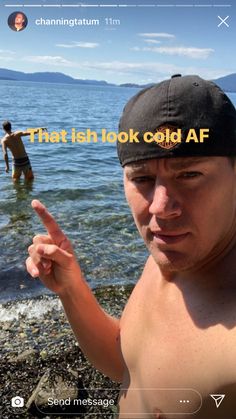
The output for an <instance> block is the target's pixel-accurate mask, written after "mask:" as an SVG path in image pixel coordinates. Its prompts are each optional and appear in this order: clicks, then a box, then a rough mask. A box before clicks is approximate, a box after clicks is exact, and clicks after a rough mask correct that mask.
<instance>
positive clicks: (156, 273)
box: [121, 255, 161, 324]
mask: <svg viewBox="0 0 236 419" xmlns="http://www.w3.org/2000/svg"><path fill="white" fill-rule="evenodd" d="M160 279H161V275H160V270H159V267H158V265H157V264H156V262H155V261H154V259H153V257H152V256H151V255H150V256H149V257H148V259H147V261H146V263H145V266H144V269H143V272H142V274H141V276H140V278H139V280H138V282H137V284H136V285H135V287H134V289H133V291H132V293H131V295H130V297H129V300H128V302H127V304H126V306H125V309H124V311H123V314H122V317H121V324H122V323H123V321H125V319H126V318H127V317H129V313H130V310H131V311H133V310H136V309H137V310H139V309H140V308H141V307H143V305H145V304H147V302H148V301H150V299H151V297H152V295H154V294H156V292H157V290H158V288H159V286H160Z"/></svg>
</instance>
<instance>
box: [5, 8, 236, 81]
mask: <svg viewBox="0 0 236 419" xmlns="http://www.w3.org/2000/svg"><path fill="white" fill-rule="evenodd" d="M235 3H236V2H235V1H233V0H231V2H230V1H229V2H227V0H226V1H223V0H222V1H221V0H213V1H212V2H211V1H205V0H204V1H198V2H195V1H191V0H190V1H186V0H179V1H171V0H170V1H157V0H153V1H152V0H147V1H144V0H143V1H141V0H137V1H135V0H132V1H127V0H126V1H125V0H124V1H114V0H112V1H109V0H105V1H103V2H97V1H96V0H94V1H93V0H90V1H87V2H86V1H85V2H83V3H81V2H78V1H76V0H66V1H62V0H1V5H0V68H8V69H11V70H17V71H24V72H26V73H31V72H38V71H57V72H62V73H64V74H67V75H70V76H72V77H74V78H80V79H96V80H106V81H107V82H111V83H115V84H121V83H138V84H146V83H152V82H159V81H161V80H163V79H166V78H169V77H170V76H171V75H172V74H175V73H180V74H182V75H185V74H198V75H200V76H201V77H204V78H207V79H215V78H218V77H221V76H225V75H227V74H231V73H235V72H236V53H235V39H236V16H235V15H236V14H235V9H236V4H235ZM15 11H22V12H24V13H25V14H26V16H27V18H28V25H27V28H26V29H25V30H23V31H20V32H15V31H12V30H11V29H10V28H9V27H8V24H7V21H8V17H9V15H10V14H11V13H13V12H15ZM227 16H228V17H227ZM53 19H54V20H55V19H59V20H60V21H61V22H62V21H63V20H66V21H67V22H68V23H69V24H67V25H66V24H65V25H53V24H52V22H53ZM45 22H47V23H51V25H48V24H44V25H43V24H42V23H45ZM78 22H79V23H81V24H76V23H78ZM89 22H90V23H93V24H91V25H89V24H88V23H89ZM72 24H74V26H72Z"/></svg>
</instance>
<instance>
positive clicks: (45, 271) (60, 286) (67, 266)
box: [26, 200, 81, 295]
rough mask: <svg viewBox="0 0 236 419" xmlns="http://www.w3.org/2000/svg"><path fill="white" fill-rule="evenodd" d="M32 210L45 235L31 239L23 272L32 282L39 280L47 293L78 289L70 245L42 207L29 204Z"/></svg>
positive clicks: (77, 276)
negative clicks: (24, 271) (31, 278)
mask: <svg viewBox="0 0 236 419" xmlns="http://www.w3.org/2000/svg"><path fill="white" fill-rule="evenodd" d="M32 207H33V208H34V210H35V211H36V213H37V215H38V216H39V218H40V220H41V221H42V223H43V224H44V226H45V228H46V230H47V233H48V234H47V235H37V236H35V237H34V238H33V244H32V245H31V246H29V248H28V252H29V255H30V256H29V257H28V259H27V260H26V267H27V271H28V272H29V274H30V275H31V276H32V277H33V278H36V277H40V279H41V281H42V282H43V283H44V285H45V286H46V287H47V288H49V289H50V290H51V291H53V292H55V293H57V294H59V295H62V294H63V292H65V291H66V290H67V289H73V288H75V287H76V285H77V286H78V283H79V282H80V280H81V270H80V267H79V265H78V263H77V261H76V258H75V255H74V252H73V248H72V246H71V243H70V241H69V240H68V238H67V237H66V236H65V234H64V233H63V232H62V230H61V229H60V227H59V226H58V224H57V223H56V221H55V220H54V218H53V217H52V215H51V214H50V213H49V212H48V210H47V209H46V208H45V206H44V205H43V204H41V202H40V201H38V200H33V201H32Z"/></svg>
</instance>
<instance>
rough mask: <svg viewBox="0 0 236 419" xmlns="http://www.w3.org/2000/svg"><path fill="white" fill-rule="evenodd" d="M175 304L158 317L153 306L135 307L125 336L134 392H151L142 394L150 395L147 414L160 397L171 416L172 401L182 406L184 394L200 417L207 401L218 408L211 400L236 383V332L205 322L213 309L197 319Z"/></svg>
mask: <svg viewBox="0 0 236 419" xmlns="http://www.w3.org/2000/svg"><path fill="white" fill-rule="evenodd" d="M169 303H170V302H168V304H163V305H161V304H160V306H159V307H158V308H157V307H156V311H154V304H153V305H152V303H151V302H149V305H146V304H140V306H139V307H138V306H136V307H135V305H134V310H133V311H131V312H130V316H131V317H130V322H129V321H128V319H127V322H125V324H124V326H125V327H124V329H123V331H122V350H123V356H124V359H125V362H126V365H127V369H128V377H129V378H128V380H129V382H130V386H133V387H136V388H140V389H150V390H149V391H146V393H145V391H142V397H143V395H145V394H146V396H145V397H144V398H143V407H142V408H143V409H144V410H145V409H146V411H148V412H149V411H152V412H153V411H154V409H155V406H156V400H157V394H158V409H160V411H163V412H168V411H170V410H169V407H170V406H171V400H172V399H173V398H174V399H175V398H176V396H177V395H178V397H177V398H180V400H181V394H182V393H183V397H182V398H183V400H185V399H188V396H190V398H192V405H191V407H190V411H191V412H196V411H197V410H198V408H199V407H200V405H201V404H202V403H203V404H204V403H205V404H206V400H208V399H209V401H211V402H213V403H214V401H213V400H212V398H211V396H210V394H212V393H217V392H218V391H220V389H222V388H226V387H228V388H229V389H230V388H231V387H232V385H233V384H234V383H236V367H235V359H236V327H231V328H227V327H226V326H225V325H224V324H221V323H218V322H214V321H213V319H212V321H211V322H205V323H204V321H202V322H200V321H199V319H200V318H201V319H204V317H205V316H206V318H207V315H208V309H207V308H206V309H205V308H204V307H200V306H199V308H198V309H199V310H202V313H201V316H200V317H199V318H198V319H197V318H194V317H193V316H191V313H190V312H189V308H188V307H187V306H186V305H185V304H184V303H183V304H179V303H178V304H176V302H174V301H173V302H172V305H171V304H169ZM167 306H168V310H167ZM204 311H205V314H204ZM154 313H155V314H154ZM228 314H229V315H230V313H228ZM128 380H127V383H128ZM158 389H159V390H158ZM163 389H166V390H165V391H164V390H163ZM175 389H176V391H175ZM179 389H183V391H182V393H181V391H180V392H179ZM186 389H187V390H186ZM188 389H192V390H194V391H195V392H196V393H194V392H192V393H191V391H188ZM177 390H178V392H177ZM234 391H235V387H234ZM198 394H199V396H198ZM230 397H232V395H231V396H230ZM134 399H135V398H134ZM207 403H208V402H207ZM189 406H190V404H189Z"/></svg>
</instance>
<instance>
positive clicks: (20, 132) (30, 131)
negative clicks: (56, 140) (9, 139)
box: [16, 127, 47, 137]
mask: <svg viewBox="0 0 236 419" xmlns="http://www.w3.org/2000/svg"><path fill="white" fill-rule="evenodd" d="M40 131H47V128H46V127H42V128H30V130H29V131H17V132H16V134H18V135H20V137H26V135H31V134H32V133H34V134H38V133H39V132H40Z"/></svg>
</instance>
